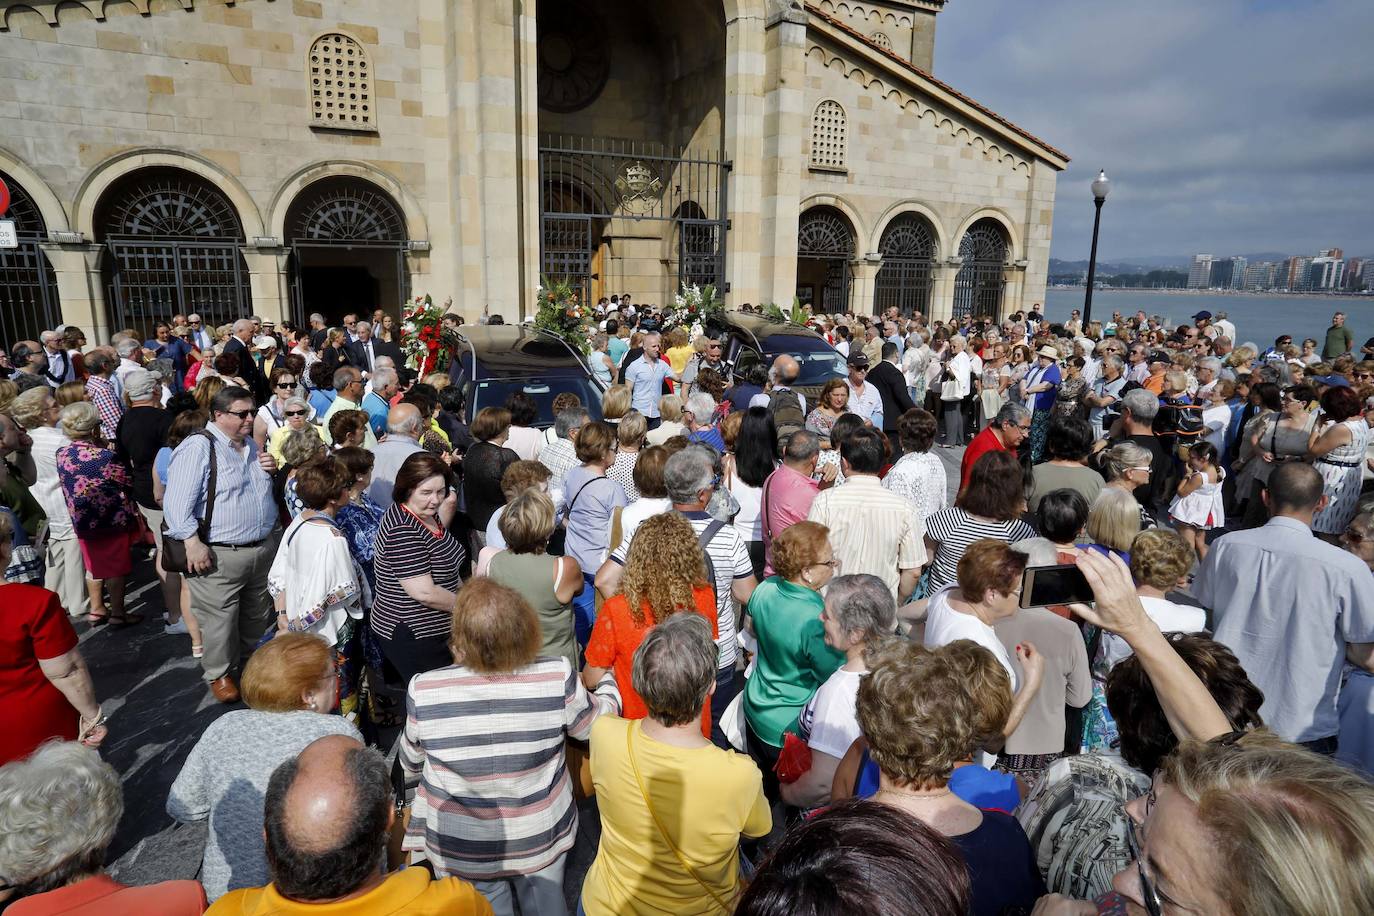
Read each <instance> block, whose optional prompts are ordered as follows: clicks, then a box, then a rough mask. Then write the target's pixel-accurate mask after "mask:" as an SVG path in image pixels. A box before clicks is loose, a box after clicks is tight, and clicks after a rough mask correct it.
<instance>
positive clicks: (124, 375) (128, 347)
mask: <svg viewBox="0 0 1374 916" xmlns="http://www.w3.org/2000/svg"><path fill="white" fill-rule="evenodd" d="M115 353H117V354H118V355H119V365H118V366H116V367H115V371H114V378H113V379H112V381H113V382H114V386H115V393H116V394H118V395H119V396H120V397H121V398H122V397H124V382H125V381H126V380H127V379H128V377H129V373H130V372H133V371H134V370H135V369H142V368H143V345H142V344H140V343H139V342H138V341H137V340H134V339H133V338H132V337H121V338H120V339H119V340H118V341H117V342H116V343H115Z"/></svg>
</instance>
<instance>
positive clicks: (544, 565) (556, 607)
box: [487, 487, 586, 669]
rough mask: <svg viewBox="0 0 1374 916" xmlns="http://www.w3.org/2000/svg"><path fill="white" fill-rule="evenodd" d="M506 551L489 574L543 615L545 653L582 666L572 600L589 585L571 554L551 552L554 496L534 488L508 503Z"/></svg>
mask: <svg viewBox="0 0 1374 916" xmlns="http://www.w3.org/2000/svg"><path fill="white" fill-rule="evenodd" d="M499 525H500V527H501V536H502V537H503V538H505V539H506V549H505V550H503V551H501V552H500V553H498V554H497V555H496V556H494V557H492V558H491V565H490V566H489V567H488V568H487V575H489V576H490V577H491V578H492V580H493V581H495V582H499V583H501V584H502V585H505V586H507V587H509V588H513V589H515V590H516V591H517V592H519V593H520V595H521V597H523V598H524V599H525V600H526V601H528V602H529V603H530V607H532V608H534V612H535V614H536V615H538V617H539V629H540V631H541V633H542V642H541V644H540V647H539V654H540V655H561V656H563V657H564V658H566V659H567V660H568V661H569V662H570V663H571V664H572V666H573V668H574V669H576V668H577V643H576V642H575V641H574V639H573V612H572V600H573V598H574V597H575V596H577V595H578V594H579V593H580V592H581V591H582V590H583V588H585V587H586V586H585V583H584V582H583V581H582V568H581V567H580V566H578V565H577V561H576V560H574V559H573V558H572V557H551V556H549V555H548V552H547V551H548V546H549V538H550V537H552V536H553V529H554V513H553V500H551V499H549V496H548V494H547V493H544V492H542V491H541V490H538V489H535V488H533V487H531V488H530V489H528V490H526V491H525V492H523V493H521V494H519V495H518V496H516V497H515V498H514V499H512V500H511V501H510V502H509V503H507V504H506V506H505V510H504V511H503V512H502V513H501V520H500V522H499Z"/></svg>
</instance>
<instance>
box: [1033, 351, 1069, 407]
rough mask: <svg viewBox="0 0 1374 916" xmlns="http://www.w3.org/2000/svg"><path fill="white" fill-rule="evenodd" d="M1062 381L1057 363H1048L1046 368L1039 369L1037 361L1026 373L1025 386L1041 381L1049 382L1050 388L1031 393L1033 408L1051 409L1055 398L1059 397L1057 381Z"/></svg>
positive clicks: (1037, 383) (1034, 384)
mask: <svg viewBox="0 0 1374 916" xmlns="http://www.w3.org/2000/svg"><path fill="white" fill-rule="evenodd" d="M1061 381H1063V376H1061V375H1060V374H1059V364H1058V363H1050V367H1049V368H1048V369H1041V368H1040V365H1039V364H1038V363H1037V364H1036V366H1035V368H1034V369H1032V370H1031V371H1030V372H1028V373H1027V374H1026V387H1027V388H1032V387H1034V386H1036V385H1039V384H1040V383H1041V382H1049V383H1050V386H1051V387H1050V389H1049V390H1048V391H1041V392H1039V393H1038V394H1033V395H1031V399H1032V400H1033V401H1034V402H1035V408H1034V409H1035V410H1053V409H1054V402H1055V399H1056V398H1058V397H1059V383H1060V382H1061Z"/></svg>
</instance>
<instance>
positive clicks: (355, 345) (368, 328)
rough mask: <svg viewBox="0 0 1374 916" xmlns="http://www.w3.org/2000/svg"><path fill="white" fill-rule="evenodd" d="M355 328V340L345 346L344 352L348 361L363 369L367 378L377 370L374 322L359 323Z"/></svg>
mask: <svg viewBox="0 0 1374 916" xmlns="http://www.w3.org/2000/svg"><path fill="white" fill-rule="evenodd" d="M353 328H354V335H355V337H354V340H353V341H352V342H351V343H346V344H344V352H345V353H347V354H348V361H349V362H350V363H352V364H353V365H355V366H357V367H358V368H359V369H361V370H362V372H363V377H364V378H366V377H367V376H370V375H371V374H372V370H373V369H375V368H376V365H377V362H376V361H377V356H378V354H377V352H376V350H375V349H374V347H373V342H372V322H370V321H359V322H358V323H357V324H355V325H354V326H353Z"/></svg>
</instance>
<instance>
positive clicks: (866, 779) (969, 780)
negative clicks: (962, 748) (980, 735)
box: [854, 748, 1021, 813]
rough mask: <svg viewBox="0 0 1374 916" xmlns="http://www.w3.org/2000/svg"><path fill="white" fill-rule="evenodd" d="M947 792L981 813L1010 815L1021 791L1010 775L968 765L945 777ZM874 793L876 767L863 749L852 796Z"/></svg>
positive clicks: (865, 749) (1014, 808)
mask: <svg viewBox="0 0 1374 916" xmlns="http://www.w3.org/2000/svg"><path fill="white" fill-rule="evenodd" d="M949 790H950V791H951V792H953V793H954V794H955V795H956V796H957V797H959V798H961V799H963V800H964V801H966V802H968V803H969V804H970V805H973V807H975V808H982V809H983V810H985V811H1005V812H1007V813H1011V812H1012V811H1015V810H1016V806H1017V805H1019V804H1021V791H1020V790H1019V789H1018V788H1017V787H1016V777H1015V776H1013V775H1011V774H1010V773H1000V772H997V771H995V770H989V769H988V768H987V767H984V766H979V765H978V764H976V763H970V764H968V765H967V766H961V767H957V768H956V769H955V770H954V772H953V773H952V774H951V775H950V777H949ZM877 791H878V765H877V764H876V763H874V762H873V758H871V757H870V756H869V755H868V749H867V748H864V752H863V756H862V757H861V758H860V759H859V778H858V781H857V782H856V783H855V784H854V794H855V795H857V796H858V797H859V798H869V797H870V796H872V795H873V793H875V792H877Z"/></svg>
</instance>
